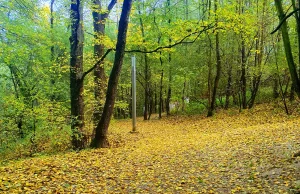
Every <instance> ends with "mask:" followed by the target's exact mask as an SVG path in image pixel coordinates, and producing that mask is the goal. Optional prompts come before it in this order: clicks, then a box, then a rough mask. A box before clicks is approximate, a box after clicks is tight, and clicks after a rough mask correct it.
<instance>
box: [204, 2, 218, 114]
mask: <svg viewBox="0 0 300 194" xmlns="http://www.w3.org/2000/svg"><path fill="white" fill-rule="evenodd" d="M217 9H218V7H217V0H215V12H216V11H217ZM217 26H218V17H217V16H216V27H217ZM216 59H217V70H216V71H217V72H216V77H215V81H214V88H213V93H212V97H211V104H210V106H209V108H208V113H207V116H208V117H210V116H213V111H214V110H215V105H216V97H217V90H218V86H219V80H220V77H221V55H220V43H219V32H218V31H217V32H216Z"/></svg>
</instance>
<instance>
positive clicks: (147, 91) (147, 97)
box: [144, 54, 150, 120]
mask: <svg viewBox="0 0 300 194" xmlns="http://www.w3.org/2000/svg"><path fill="white" fill-rule="evenodd" d="M144 60H145V71H144V73H145V92H144V93H145V99H144V100H145V101H144V120H148V114H149V101H150V86H149V85H150V79H149V64H148V57H147V54H144Z"/></svg>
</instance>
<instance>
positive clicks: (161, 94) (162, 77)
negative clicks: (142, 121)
mask: <svg viewBox="0 0 300 194" xmlns="http://www.w3.org/2000/svg"><path fill="white" fill-rule="evenodd" d="M159 61H160V66H161V73H160V83H159V109H158V118H160V119H161V118H162V116H161V114H162V112H163V110H162V109H163V79H164V69H163V67H162V66H163V61H162V58H161V52H159Z"/></svg>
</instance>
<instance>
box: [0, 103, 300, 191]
mask: <svg viewBox="0 0 300 194" xmlns="http://www.w3.org/2000/svg"><path fill="white" fill-rule="evenodd" d="M266 109H268V111H267V112H266ZM253 113H255V114H253ZM230 114H232V115H231V116H230ZM230 114H227V113H225V112H219V113H218V115H217V116H216V117H214V118H209V119H208V118H203V117H199V116H197V117H196V116H194V117H177V116H174V117H170V118H169V119H162V120H153V121H151V122H142V121H141V120H138V131H139V133H137V134H130V133H128V132H129V131H130V130H131V121H117V122H114V123H113V124H112V127H111V128H110V131H111V134H110V136H109V138H110V140H111V142H112V148H111V149H98V150H86V151H82V152H80V153H75V152H73V153H67V154H64V155H57V156H47V157H39V158H33V159H26V160H24V161H19V162H11V163H10V164H9V165H7V166H3V167H1V168H0V172H1V175H3V176H2V177H1V179H0V188H1V190H2V191H3V192H9V193H11V192H17V191H23V192H25V191H35V192H37V191H40V192H44V191H51V192H88V193H99V192H104V191H105V192H106V193H116V192H124V193H134V192H161V193H174V192H182V193H195V192H200V193H241V192H249V193H263V192H266V193H280V192H282V193H286V192H289V191H291V190H293V189H294V190H295V188H296V186H297V185H296V181H295V180H296V179H297V178H298V179H299V177H297V176H298V175H297V172H298V171H297V170H299V166H297V162H299V160H298V159H295V160H293V161H290V160H289V158H290V156H291V154H292V153H293V152H294V151H295V150H298V149H299V148H300V147H299V145H298V144H297V139H299V134H298V130H297V129H298V128H299V122H298V121H299V118H298V116H296V117H286V116H284V115H283V114H274V112H273V107H267V106H259V107H258V108H257V109H255V110H253V111H245V112H243V113H241V114H238V112H237V111H235V110H233V109H232V110H230Z"/></svg>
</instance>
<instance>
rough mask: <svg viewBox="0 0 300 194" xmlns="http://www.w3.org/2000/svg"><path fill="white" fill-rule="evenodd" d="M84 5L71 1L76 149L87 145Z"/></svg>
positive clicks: (73, 106) (72, 95)
mask: <svg viewBox="0 0 300 194" xmlns="http://www.w3.org/2000/svg"><path fill="white" fill-rule="evenodd" d="M82 10H83V5H82V2H81V1H80V0H72V1H71V37H70V44H71V52H70V55H71V60H70V66H71V67H70V89H71V129H72V144H73V147H74V148H75V149H82V148H84V147H85V143H86V142H85V141H84V139H85V134H84V131H83V128H84V101H83V80H82V74H83V29H82V24H83V20H82V19H83V18H82Z"/></svg>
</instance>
